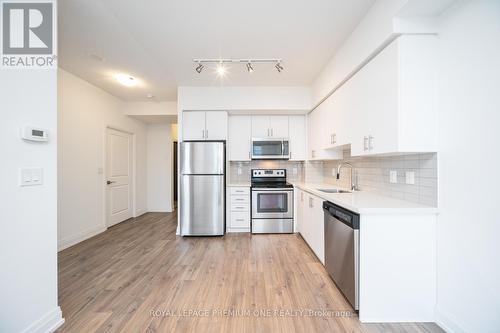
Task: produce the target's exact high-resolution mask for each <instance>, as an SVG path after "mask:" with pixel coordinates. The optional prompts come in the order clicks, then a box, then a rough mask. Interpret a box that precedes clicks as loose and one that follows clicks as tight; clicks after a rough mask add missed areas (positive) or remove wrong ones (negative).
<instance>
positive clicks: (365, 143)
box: [363, 136, 368, 151]
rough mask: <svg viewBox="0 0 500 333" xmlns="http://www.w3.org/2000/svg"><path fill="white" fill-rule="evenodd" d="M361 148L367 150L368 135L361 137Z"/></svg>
mask: <svg viewBox="0 0 500 333" xmlns="http://www.w3.org/2000/svg"><path fill="white" fill-rule="evenodd" d="M363 150H364V151H367V150H368V137H367V136H365V137H364V138H363Z"/></svg>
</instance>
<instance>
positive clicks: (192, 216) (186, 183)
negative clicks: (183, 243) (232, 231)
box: [179, 175, 225, 236]
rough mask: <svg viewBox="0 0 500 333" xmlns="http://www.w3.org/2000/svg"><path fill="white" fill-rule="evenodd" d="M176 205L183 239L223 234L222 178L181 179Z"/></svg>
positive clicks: (195, 177) (193, 177)
mask: <svg viewBox="0 0 500 333" xmlns="http://www.w3.org/2000/svg"><path fill="white" fill-rule="evenodd" d="M180 189H181V197H180V201H179V206H180V207H179V209H180V210H179V211H180V214H181V215H180V221H181V235H182V236H217V235H223V234H224V228H225V200H224V198H225V191H224V176H190V175H183V176H181V182H180Z"/></svg>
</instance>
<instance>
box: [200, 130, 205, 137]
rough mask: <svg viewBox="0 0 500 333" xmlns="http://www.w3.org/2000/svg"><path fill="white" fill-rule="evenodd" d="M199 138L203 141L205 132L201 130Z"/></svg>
mask: <svg viewBox="0 0 500 333" xmlns="http://www.w3.org/2000/svg"><path fill="white" fill-rule="evenodd" d="M201 137H202V138H203V139H205V130H201Z"/></svg>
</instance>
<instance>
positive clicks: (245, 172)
mask: <svg viewBox="0 0 500 333" xmlns="http://www.w3.org/2000/svg"><path fill="white" fill-rule="evenodd" d="M340 162H349V163H351V164H352V165H354V167H355V169H356V179H357V182H358V187H359V189H360V190H362V191H370V192H374V193H378V194H381V195H386V196H390V197H393V198H396V199H401V200H407V201H411V202H416V203H421V204H424V205H430V206H437V186H438V182H437V154H435V153H426V154H410V155H402V156H387V157H351V156H350V151H349V150H345V151H344V160H342V161H340ZM338 163H339V161H309V162H290V161H251V162H231V163H230V167H229V172H228V173H229V181H231V182H249V181H250V173H251V169H255V168H273V169H275V168H285V169H286V170H287V178H288V180H289V181H306V182H310V183H320V182H324V183H328V184H332V185H333V186H337V187H343V188H350V186H351V169H350V168H347V167H346V168H342V169H341V171H340V179H339V180H337V179H336V171H337V166H338ZM238 168H241V174H238ZM294 168H296V170H297V172H296V173H294V172H293V170H294ZM390 170H396V171H397V184H391V183H390V182H389V172H390ZM407 171H409V172H414V173H415V184H406V172H407Z"/></svg>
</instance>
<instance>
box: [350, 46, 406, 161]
mask: <svg viewBox="0 0 500 333" xmlns="http://www.w3.org/2000/svg"><path fill="white" fill-rule="evenodd" d="M398 80H399V79H398V54H397V43H396V42H394V43H392V44H391V45H389V46H388V47H387V48H385V49H384V50H383V51H382V52H380V54H378V55H377V56H376V57H375V58H374V59H372V60H371V61H370V62H369V63H368V64H366V65H365V66H364V67H363V68H362V69H361V70H360V71H359V72H358V73H356V75H354V76H353V77H352V78H351V79H350V80H349V81H347V82H346V85H345V86H346V89H348V98H349V105H351V106H352V113H351V114H352V116H351V117H352V118H353V119H356V124H355V126H352V127H353V133H355V135H354V137H353V141H352V145H351V151H352V155H353V156H356V155H370V154H379V153H384V152H394V151H397V143H398V101H399V99H398V86H399V82H398ZM359 96H363V98H359ZM370 137H371V140H370ZM365 138H366V139H365ZM370 141H371V142H370ZM365 142H366V144H365Z"/></svg>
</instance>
